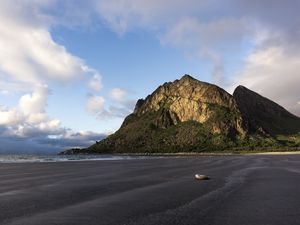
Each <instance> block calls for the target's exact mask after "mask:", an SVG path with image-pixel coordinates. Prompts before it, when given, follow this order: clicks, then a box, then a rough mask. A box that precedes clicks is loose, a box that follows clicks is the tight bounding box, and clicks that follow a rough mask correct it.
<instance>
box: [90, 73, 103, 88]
mask: <svg viewBox="0 0 300 225" xmlns="http://www.w3.org/2000/svg"><path fill="white" fill-rule="evenodd" d="M89 87H90V88H91V89H92V90H94V91H100V90H101V88H102V82H101V76H100V75H99V74H97V73H95V74H94V76H93V77H92V78H91V79H90V81H89Z"/></svg>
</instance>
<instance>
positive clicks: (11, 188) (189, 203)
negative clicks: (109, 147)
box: [0, 155, 300, 225]
mask: <svg viewBox="0 0 300 225" xmlns="http://www.w3.org/2000/svg"><path fill="white" fill-rule="evenodd" d="M196 173H198V174H206V175H208V176H210V177H211V179H210V180H204V181H198V180H195V179H194V175H195V174H196ZM299 190H300V155H254V156H211V157H209V156H206V157H204V156H203V157H169V158H152V159H137V160H118V161H79V162H55V163H3V164H0V224H1V225H4V224H5V225H6V224H10V225H15V224H18V225H27V224H30V225H31V224H35V225H48V224H60V225H62V224H63V225H69V224H70V225H71V224H72V225H76V224H87V225H94V224H95V225H96V224H97V225H101V224H105V225H109V224H114V225H121V224H122V225H123V224H128V225H133V224H135V225H143V224H151V225H164V224H170V225H171V224H172V225H175V224H178V225H179V224H180V225H189V224H190V225H192V224H198V225H199V224H205V225H214V224H218V225H220V224H222V225H226V224H230V225H235V224H236V225H241V224H243V225H247V224H255V225H259V224H262V225H267V224H276V225H277V224H278V225H284V224H288V225H290V224H293V225H294V224H300V210H299V209H300V191H299Z"/></svg>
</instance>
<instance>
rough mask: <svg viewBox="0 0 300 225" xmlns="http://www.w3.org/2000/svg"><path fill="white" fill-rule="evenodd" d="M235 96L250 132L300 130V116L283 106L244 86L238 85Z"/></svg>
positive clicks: (282, 132) (291, 132)
mask: <svg viewBox="0 0 300 225" xmlns="http://www.w3.org/2000/svg"><path fill="white" fill-rule="evenodd" d="M233 96H234V98H235V101H236V103H237V105H238V107H239V110H240V111H241V113H242V115H243V121H244V122H245V123H246V124H245V126H246V127H248V130H249V131H250V132H257V131H263V132H264V133H268V134H272V135H277V134H293V133H297V132H299V131H300V118H298V117H296V116H294V115H293V114H291V113H290V112H288V111H287V110H286V109H284V108H283V107H282V106H280V105H278V104H277V103H275V102H273V101H271V100H270V99H268V98H265V97H263V96H261V95H259V94H258V93H256V92H254V91H251V90H249V89H248V88H246V87H244V86H241V85H240V86H238V87H237V88H236V89H235V91H234V93H233Z"/></svg>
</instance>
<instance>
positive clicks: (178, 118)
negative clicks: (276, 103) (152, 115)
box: [134, 74, 244, 133]
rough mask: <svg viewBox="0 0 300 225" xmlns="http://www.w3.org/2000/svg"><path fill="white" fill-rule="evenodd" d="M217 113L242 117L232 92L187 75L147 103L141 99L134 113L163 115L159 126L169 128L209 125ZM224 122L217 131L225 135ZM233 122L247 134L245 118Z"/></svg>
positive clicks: (139, 114) (216, 126) (147, 100)
mask: <svg viewBox="0 0 300 225" xmlns="http://www.w3.org/2000/svg"><path fill="white" fill-rule="evenodd" d="M217 110H219V111H220V110H223V111H224V113H225V111H226V110H227V111H228V112H229V111H230V112H236V114H237V115H238V114H239V110H238V107H237V105H236V103H235V100H234V98H233V97H232V96H231V95H230V94H229V93H227V92H226V91H225V90H223V89H221V88H219V87H218V86H216V85H213V84H209V83H206V82H202V81H199V80H197V79H195V78H193V77H192V76H190V75H187V74H186V75H184V76H183V77H182V78H181V79H179V80H175V81H173V82H168V83H164V84H163V85H161V86H159V87H158V88H157V89H156V90H155V91H154V92H153V93H152V94H151V95H148V96H147V97H146V99H145V100H143V99H140V100H139V101H138V102H137V104H136V107H135V110H134V114H135V115H137V116H142V115H143V114H146V113H149V112H161V116H159V118H158V119H157V121H159V122H157V124H160V125H161V124H165V126H169V125H176V124H178V123H179V122H185V121H196V122H199V123H205V122H207V121H208V120H210V119H212V118H213V117H214V116H215V114H216V111H217ZM163 118H167V120H164V119H163ZM224 123H225V122H224ZM224 123H223V124H222V122H220V123H219V124H218V125H216V124H215V125H214V126H213V128H212V129H213V132H214V133H221V132H222V129H223V128H221V126H223V125H224V126H225V124H224ZM233 123H235V124H234V125H232V124H231V125H232V126H234V129H235V130H237V132H238V133H244V130H243V128H242V127H241V118H236V121H234V122H233ZM231 125H229V126H231ZM161 126H162V127H164V125H161Z"/></svg>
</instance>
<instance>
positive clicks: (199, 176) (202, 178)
mask: <svg viewBox="0 0 300 225" xmlns="http://www.w3.org/2000/svg"><path fill="white" fill-rule="evenodd" d="M195 178H196V179H197V180H209V176H206V175H201V174H195Z"/></svg>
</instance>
